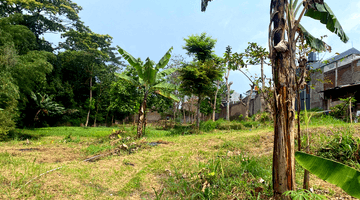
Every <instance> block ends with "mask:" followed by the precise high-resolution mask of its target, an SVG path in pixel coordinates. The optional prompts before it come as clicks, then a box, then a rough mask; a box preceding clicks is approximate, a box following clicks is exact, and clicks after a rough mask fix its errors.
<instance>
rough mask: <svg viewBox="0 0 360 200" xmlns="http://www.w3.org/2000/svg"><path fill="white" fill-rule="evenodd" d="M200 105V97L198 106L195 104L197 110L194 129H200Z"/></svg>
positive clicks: (199, 97)
mask: <svg viewBox="0 0 360 200" xmlns="http://www.w3.org/2000/svg"><path fill="white" fill-rule="evenodd" d="M200 103H201V96H200V95H199V96H198V104H197V110H196V112H197V113H196V128H197V129H199V128H200Z"/></svg>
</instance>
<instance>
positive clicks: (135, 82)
mask: <svg viewBox="0 0 360 200" xmlns="http://www.w3.org/2000/svg"><path fill="white" fill-rule="evenodd" d="M115 75H116V76H117V77H118V78H120V79H122V80H125V81H127V82H129V83H130V84H132V85H134V86H136V87H138V86H140V83H139V82H137V81H136V80H134V79H133V78H131V77H129V76H127V75H125V74H119V73H115Z"/></svg>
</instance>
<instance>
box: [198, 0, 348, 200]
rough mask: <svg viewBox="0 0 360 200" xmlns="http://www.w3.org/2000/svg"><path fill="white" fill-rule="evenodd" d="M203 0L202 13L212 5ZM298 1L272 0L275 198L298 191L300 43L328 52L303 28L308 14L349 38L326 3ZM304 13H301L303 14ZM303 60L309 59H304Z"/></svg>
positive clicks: (270, 30)
mask: <svg viewBox="0 0 360 200" xmlns="http://www.w3.org/2000/svg"><path fill="white" fill-rule="evenodd" d="M209 1H211V0H202V11H205V9H206V6H207V4H208V2H209ZM297 3H298V1H297V0H295V1H293V0H290V2H289V1H288V0H271V4H270V26H269V50H270V53H269V57H270V60H271V64H272V71H273V79H274V87H275V88H274V107H273V110H274V151H273V187H274V198H275V199H282V198H285V199H286V198H289V197H284V196H282V194H283V193H284V192H285V191H287V190H293V189H294V188H295V160H294V152H295V150H294V133H295V111H294V106H295V96H296V87H295V81H296V78H295V76H296V69H297V67H298V66H296V64H295V63H296V62H295V55H296V42H297V41H298V39H300V38H304V39H305V40H306V43H307V44H308V45H309V46H311V47H312V48H314V49H316V50H324V49H325V43H324V42H323V41H321V40H319V39H317V38H314V37H313V36H312V35H311V34H309V33H308V32H307V31H306V29H305V28H304V27H303V26H302V25H300V21H301V18H302V17H303V16H304V15H305V16H308V17H311V18H313V19H316V20H320V22H321V23H323V24H325V25H326V28H327V29H328V30H330V31H331V32H334V33H335V34H337V35H338V36H339V37H340V39H341V40H342V41H343V42H347V41H348V37H347V36H346V34H345V32H344V31H343V29H342V27H341V25H340V23H339V22H338V20H337V18H336V17H335V15H334V13H333V12H332V11H331V9H330V7H329V6H328V5H327V4H326V3H325V2H324V1H323V0H315V1H314V0H305V1H303V2H301V3H299V4H297ZM301 8H302V9H301ZM300 10H301V12H300V14H299V13H298V11H300ZM300 59H301V60H303V59H306V58H300Z"/></svg>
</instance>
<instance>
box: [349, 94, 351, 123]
mask: <svg viewBox="0 0 360 200" xmlns="http://www.w3.org/2000/svg"><path fill="white" fill-rule="evenodd" d="M349 117H350V124H352V112H351V98H350V102H349Z"/></svg>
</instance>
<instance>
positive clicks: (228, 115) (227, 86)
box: [225, 69, 230, 121]
mask: <svg viewBox="0 0 360 200" xmlns="http://www.w3.org/2000/svg"><path fill="white" fill-rule="evenodd" d="M229 74H230V69H228V72H227V75H226V76H225V80H226V88H227V95H226V120H227V121H230V84H229V82H228V81H229Z"/></svg>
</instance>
